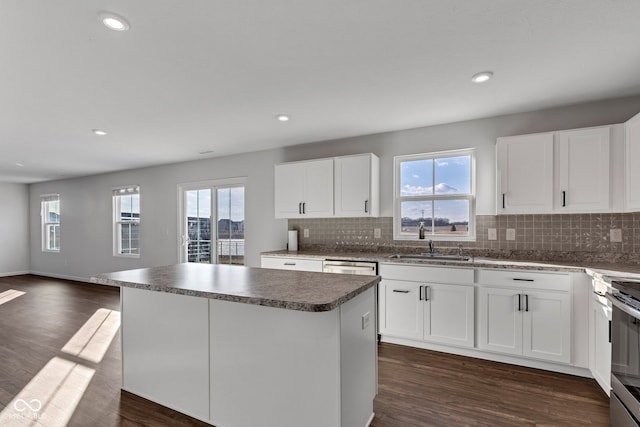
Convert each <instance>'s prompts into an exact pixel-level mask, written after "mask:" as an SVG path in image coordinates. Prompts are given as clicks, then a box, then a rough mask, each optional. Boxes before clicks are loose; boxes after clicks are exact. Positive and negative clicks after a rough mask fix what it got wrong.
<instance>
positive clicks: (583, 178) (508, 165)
mask: <svg viewBox="0 0 640 427" xmlns="http://www.w3.org/2000/svg"><path fill="white" fill-rule="evenodd" d="M611 132H612V127H611V126H602V127H594V128H586V129H576V130H568V131H561V132H547V133H540V134H532V135H519V136H510V137H504V138H498V140H497V143H496V154H497V173H498V176H497V181H498V185H497V189H498V191H497V194H496V201H497V210H496V211H497V213H498V214H511V213H531V214H539V213H565V212H566V213H569V212H571V213H575V212H584V213H589V212H608V211H611V210H612V201H611V198H612V193H611V180H610V174H611V167H610V164H611V146H610V140H611ZM638 132H640V127H638ZM638 151H639V152H640V149H639V150H638ZM639 176H640V174H639ZM639 194H640V192H639ZM638 202H639V206H640V195H639V196H638Z"/></svg>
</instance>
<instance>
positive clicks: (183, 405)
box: [120, 287, 209, 421]
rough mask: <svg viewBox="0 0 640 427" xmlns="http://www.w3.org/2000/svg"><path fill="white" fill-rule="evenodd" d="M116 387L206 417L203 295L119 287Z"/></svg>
mask: <svg viewBox="0 0 640 427" xmlns="http://www.w3.org/2000/svg"><path fill="white" fill-rule="evenodd" d="M120 295H121V298H122V377H123V386H122V389H123V390H126V391H129V392H131V393H133V394H136V395H138V396H142V397H144V398H146V399H149V400H152V401H154V402H157V403H159V404H161V405H164V406H167V407H169V408H172V409H175V410H177V411H179V412H182V413H185V414H188V415H191V416H192V417H195V418H198V419H200V420H203V421H209V300H208V299H206V298H197V297H192V296H185V295H176V294H170V293H163V292H154V291H147V290H141V289H133V288H127V287H122V288H121V294H120Z"/></svg>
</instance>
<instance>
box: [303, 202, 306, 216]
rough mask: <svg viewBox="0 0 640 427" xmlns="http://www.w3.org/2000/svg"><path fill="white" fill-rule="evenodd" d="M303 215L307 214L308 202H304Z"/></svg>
mask: <svg viewBox="0 0 640 427" xmlns="http://www.w3.org/2000/svg"><path fill="white" fill-rule="evenodd" d="M302 213H303V214H306V213H307V202H302Z"/></svg>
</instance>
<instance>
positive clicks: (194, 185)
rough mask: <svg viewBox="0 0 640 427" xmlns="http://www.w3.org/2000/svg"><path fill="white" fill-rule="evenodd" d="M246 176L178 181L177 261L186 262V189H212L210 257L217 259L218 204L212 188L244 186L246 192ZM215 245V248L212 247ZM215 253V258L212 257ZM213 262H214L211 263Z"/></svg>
mask: <svg viewBox="0 0 640 427" xmlns="http://www.w3.org/2000/svg"><path fill="white" fill-rule="evenodd" d="M246 184H247V178H246V177H236V178H222V179H210V180H205V181H193V182H184V183H179V184H178V188H177V190H178V214H177V221H178V227H177V229H176V230H177V232H176V245H177V248H178V263H184V262H187V259H186V256H185V255H186V253H185V251H184V245H185V243H186V240H185V239H184V236H185V235H186V229H187V228H186V227H187V225H186V217H185V215H184V209H185V197H184V194H185V192H186V191H193V190H204V189H210V190H212V193H211V216H212V224H211V259H212V260H213V259H216V260H217V259H218V246H217V240H218V223H217V221H214V220H217V218H218V213H217V212H218V211H217V209H218V205H217V197H216V196H217V194H216V193H215V191H214V190H217V189H218V188H221V187H222V188H224V187H244V188H245V192H246V188H247V185H246ZM246 211H247V209H246V193H245V221H246ZM213 222H215V224H213ZM214 246H215V249H214ZM214 255H215V258H214ZM212 264H215V263H212Z"/></svg>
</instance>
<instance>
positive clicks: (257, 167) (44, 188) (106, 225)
mask: <svg viewBox="0 0 640 427" xmlns="http://www.w3.org/2000/svg"><path fill="white" fill-rule="evenodd" d="M282 161H283V158H282V151H281V150H271V151H266V152H259V153H251V154H246V155H239V156H233V157H229V158H219V159H215V158H214V159H209V160H199V161H194V162H187V163H179V164H173V165H167V166H159V167H153V168H145V169H137V170H131V171H124V172H117V173H110V174H104V175H96V176H91V177H85V178H77V179H68V180H61V181H51V182H46V183H38V184H32V185H31V191H30V203H31V207H32V209H33V212H32V214H31V222H30V226H31V230H32V235H31V256H32V258H31V271H32V272H34V273H36V274H44V275H50V276H54V277H64V278H72V279H86V278H87V277H90V276H91V275H92V274H95V273H101V272H109V271H117V270H123V269H130V268H139V267H149V266H156V265H167V264H175V263H176V262H178V237H177V236H178V232H179V231H178V207H177V205H178V184H181V183H188V182H196V181H204V180H212V179H221V178H231V177H246V179H247V181H246V190H245V200H246V205H245V209H246V221H245V232H246V235H247V236H248V238H247V241H246V248H245V251H246V263H247V265H253V266H258V265H259V264H260V255H259V254H260V252H263V251H268V250H274V249H279V248H282V247H283V246H284V244H285V239H286V229H287V222H286V220H275V219H274V193H273V181H274V176H273V174H274V171H273V165H274V164H276V163H280V162H282ZM129 184H139V185H140V194H141V206H140V209H141V216H142V221H141V227H140V232H141V256H140V258H139V259H135V258H122V257H114V256H113V254H112V251H113V249H112V207H111V192H112V188H113V187H117V186H121V185H129ZM47 193H60V203H61V206H60V207H61V221H60V222H61V242H60V246H61V249H60V253H44V252H42V251H41V250H40V248H41V244H40V233H39V230H40V217H39V214H38V212H39V209H40V208H39V204H40V195H42V194H47Z"/></svg>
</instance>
